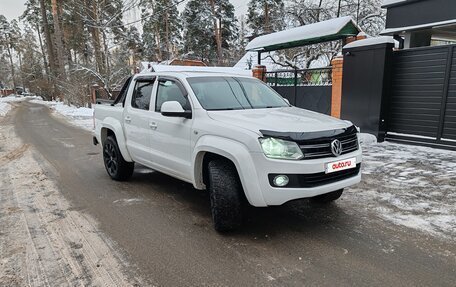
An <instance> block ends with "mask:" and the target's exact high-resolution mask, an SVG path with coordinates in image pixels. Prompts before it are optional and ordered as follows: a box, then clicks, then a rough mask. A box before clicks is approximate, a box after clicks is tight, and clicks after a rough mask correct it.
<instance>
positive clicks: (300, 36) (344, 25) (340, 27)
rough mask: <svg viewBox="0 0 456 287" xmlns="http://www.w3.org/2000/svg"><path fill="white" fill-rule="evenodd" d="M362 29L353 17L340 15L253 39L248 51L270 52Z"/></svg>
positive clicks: (338, 37) (337, 37)
mask: <svg viewBox="0 0 456 287" xmlns="http://www.w3.org/2000/svg"><path fill="white" fill-rule="evenodd" d="M359 32H361V29H360V28H359V27H358V25H357V24H356V23H355V22H354V21H353V19H352V18H351V17H340V18H335V19H331V20H326V21H322V22H318V23H314V24H309V25H304V26H300V27H296V28H292V29H288V30H284V31H280V32H275V33H271V34H268V35H264V36H260V37H257V38H255V39H253V40H252V41H251V42H250V43H249V44H248V45H247V47H246V50H247V51H261V52H269V51H276V50H281V49H288V48H295V47H301V46H306V45H311V44H316V43H322V42H328V41H334V40H339V39H343V38H346V37H349V36H355V35H357V34H358V33H359Z"/></svg>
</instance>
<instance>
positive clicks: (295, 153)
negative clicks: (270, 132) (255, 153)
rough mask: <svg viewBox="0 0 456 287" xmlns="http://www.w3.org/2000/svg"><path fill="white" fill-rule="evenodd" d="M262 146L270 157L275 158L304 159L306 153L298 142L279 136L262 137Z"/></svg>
mask: <svg viewBox="0 0 456 287" xmlns="http://www.w3.org/2000/svg"><path fill="white" fill-rule="evenodd" d="M260 144H261V148H262V149H263V152H264V154H265V155H266V156H267V157H269V158H275V159H292V160H298V159H302V158H303V157H304V155H303V154H302V151H301V149H300V148H299V146H298V144H297V143H295V142H290V141H286V140H281V139H277V138H260Z"/></svg>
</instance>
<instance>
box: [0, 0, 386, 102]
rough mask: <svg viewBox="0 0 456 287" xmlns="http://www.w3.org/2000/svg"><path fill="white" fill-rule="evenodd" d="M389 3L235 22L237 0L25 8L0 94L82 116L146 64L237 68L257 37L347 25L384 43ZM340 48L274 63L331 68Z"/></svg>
mask: <svg viewBox="0 0 456 287" xmlns="http://www.w3.org/2000/svg"><path fill="white" fill-rule="evenodd" d="M381 3H382V0H336V1H334V0H250V1H248V2H247V1H246V5H247V14H246V15H236V14H235V7H234V5H233V4H232V3H231V2H230V1H229V0H27V1H26V4H25V7H24V13H23V14H22V15H21V16H20V17H19V19H14V20H12V21H8V20H7V18H6V17H5V15H0V85H2V86H7V87H25V88H26V89H27V90H29V91H30V92H32V93H35V94H37V95H40V96H42V97H43V98H45V99H51V98H60V99H64V100H66V101H67V102H70V103H73V104H75V105H78V106H84V105H86V104H87V103H88V102H89V101H90V87H91V86H92V85H95V84H96V85H99V86H101V87H103V88H104V89H105V90H106V91H107V93H108V95H109V93H110V92H111V91H112V90H115V89H118V88H119V86H120V85H122V83H123V82H124V81H125V79H126V78H127V77H128V76H129V75H131V73H132V72H134V71H135V69H136V67H137V65H138V63H139V62H140V61H149V62H163V61H167V60H172V59H192V60H201V61H203V62H204V63H206V64H207V65H209V66H233V65H234V64H236V62H237V61H238V60H239V59H240V58H241V57H242V56H243V55H244V54H245V50H244V48H245V46H246V45H247V43H248V42H249V40H251V39H252V38H254V37H256V36H259V35H263V34H268V33H272V32H276V31H281V30H284V29H288V28H292V27H297V26H301V25H307V24H311V23H315V22H319V21H323V20H328V19H332V18H336V17H339V16H340V17H341V16H351V17H352V18H353V19H354V20H355V21H356V22H357V23H358V25H359V26H360V27H361V29H362V30H363V31H365V32H366V33H367V34H368V35H371V36H375V35H378V33H379V32H380V31H381V30H382V29H383V28H384V25H385V23H384V21H385V14H384V11H383V10H382V9H381V7H380V6H381ZM131 9H139V11H140V19H136V20H132V21H128V20H126V19H125V18H124V15H125V13H126V12H128V11H129V10H131ZM138 26H139V27H140V29H138ZM341 48H342V47H341V42H340V41H333V42H329V43H323V44H317V45H312V46H308V47H303V48H295V49H289V50H283V51H279V52H277V53H274V55H273V56H271V58H272V60H273V61H274V62H275V63H276V64H277V65H279V66H282V67H284V68H285V67H288V68H308V67H310V66H314V65H315V63H316V64H317V65H319V66H326V65H329V64H330V61H331V59H332V58H333V57H334V56H336V55H337V54H338V53H339V52H340V50H341Z"/></svg>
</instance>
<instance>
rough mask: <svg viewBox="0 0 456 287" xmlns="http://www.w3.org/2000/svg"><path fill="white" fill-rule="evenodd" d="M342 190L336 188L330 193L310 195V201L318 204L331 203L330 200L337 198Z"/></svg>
mask: <svg viewBox="0 0 456 287" xmlns="http://www.w3.org/2000/svg"><path fill="white" fill-rule="evenodd" d="M343 192H344V189H339V190H336V191H333V192H330V193H326V194H322V195H318V196H315V197H312V201H313V202H316V203H319V204H328V203H331V202H333V201H335V200H337V199H339V197H341V196H342V193H343Z"/></svg>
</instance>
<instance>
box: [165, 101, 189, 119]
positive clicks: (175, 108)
mask: <svg viewBox="0 0 456 287" xmlns="http://www.w3.org/2000/svg"><path fill="white" fill-rule="evenodd" d="M161 114H162V115H163V116H165V117H177V118H186V119H191V118H192V111H186V110H184V108H182V106H181V104H180V103H179V102H177V101H169V102H164V103H163V104H162V106H161Z"/></svg>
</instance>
